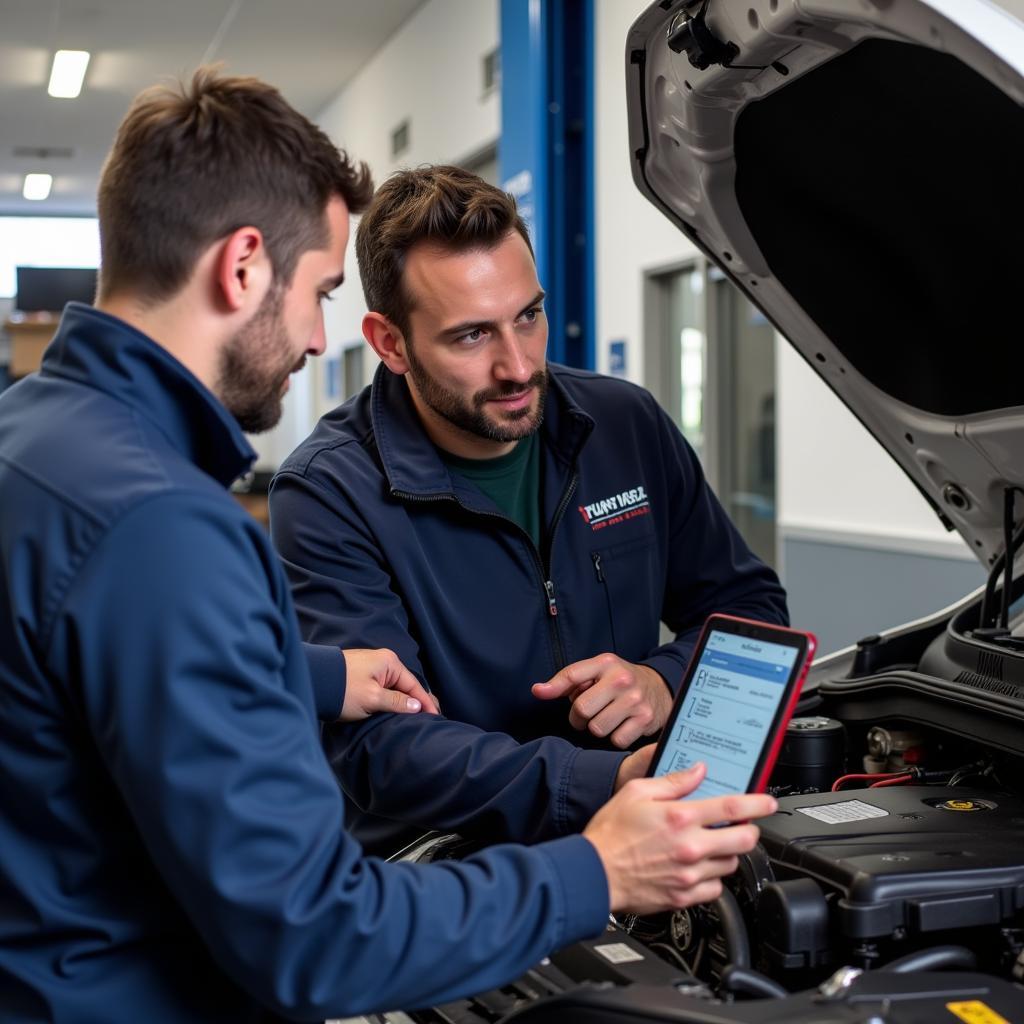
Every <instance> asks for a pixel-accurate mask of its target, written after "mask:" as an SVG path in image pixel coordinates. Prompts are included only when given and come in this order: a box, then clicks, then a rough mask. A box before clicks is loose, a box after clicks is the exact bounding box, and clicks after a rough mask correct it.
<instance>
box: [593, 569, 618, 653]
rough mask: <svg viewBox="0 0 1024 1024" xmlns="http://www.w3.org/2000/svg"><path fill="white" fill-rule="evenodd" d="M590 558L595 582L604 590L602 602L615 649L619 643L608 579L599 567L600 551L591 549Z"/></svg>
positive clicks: (615, 649)
mask: <svg viewBox="0 0 1024 1024" xmlns="http://www.w3.org/2000/svg"><path fill="white" fill-rule="evenodd" d="M590 560H591V561H592V562H593V563H594V575H595V576H596V577H597V582H598V583H600V584H601V589H602V590H603V591H604V603H605V605H607V607H608V625H609V627H610V629H611V631H612V650H613V651H617V650H618V649H619V645H618V642H617V641H616V639H615V616H614V615H613V614H612V595H611V592H610V591H609V589H608V580H607V579H606V578H605V575H604V569H602V568H601V552H600V551H591V552H590Z"/></svg>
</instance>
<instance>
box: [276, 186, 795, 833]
mask: <svg viewBox="0 0 1024 1024" xmlns="http://www.w3.org/2000/svg"><path fill="white" fill-rule="evenodd" d="M356 252H357V255H358V258H359V268H360V275H361V277H362V282H363V290H364V292H365V294H366V302H367V307H368V310H369V312H367V313H366V315H365V316H364V318H363V333H364V335H365V337H366V339H367V341H368V342H369V344H370V345H371V347H372V348H373V349H374V351H375V352H376V353H377V355H378V356H379V357H380V359H381V364H382V365H381V366H380V367H379V368H378V370H377V374H376V376H375V378H374V381H373V384H372V386H371V387H369V388H367V389H365V390H364V391H363V392H362V393H361V394H360V395H358V396H356V397H355V398H353V399H352V400H351V401H349V402H347V403H345V404H344V405H343V406H341V407H340V408H338V409H335V410H334V411H332V412H330V413H328V414H327V415H326V416H325V417H324V418H323V419H322V420H321V421H320V423H319V425H318V426H317V428H316V429H315V431H314V432H313V434H312V435H311V436H310V438H308V439H307V440H306V441H305V442H304V443H303V444H302V445H300V447H299V448H298V449H297V450H296V451H295V452H294V453H293V454H292V455H291V456H290V457H289V458H288V459H287V460H286V461H285V463H284V465H283V466H282V468H281V471H280V472H279V473H278V475H277V476H276V478H275V480H274V483H273V485H272V488H271V498H270V501H271V526H272V532H273V538H274V543H275V546H276V547H277V549H278V551H279V553H280V554H281V556H282V559H283V561H284V564H285V568H286V570H287V572H288V575H289V578H290V580H291V583H292V588H293V593H294V596H295V601H296V606H297V609H298V612H299V620H300V625H301V627H302V630H303V635H304V636H305V637H306V638H307V639H309V640H316V641H317V642H320V643H327V642H330V643H339V644H341V645H343V646H344V645H346V644H353V643H358V644H370V645H372V646H378V645H384V646H387V647H389V648H391V649H393V650H394V651H395V652H396V653H397V654H398V656H399V657H400V658H401V659H402V661H403V663H404V664H406V665H407V666H408V667H409V668H410V669H411V670H412V671H413V672H414V673H416V675H417V676H418V677H419V678H420V679H422V680H423V681H424V682H425V683H426V684H428V685H429V686H430V687H431V688H432V689H433V691H434V693H435V695H437V696H438V697H439V699H440V702H441V708H442V710H443V712H444V714H445V716H446V718H447V720H446V721H443V722H437V721H431V722H429V723H427V722H414V721H404V722H398V721H386V720H374V721H372V722H368V723H366V724H365V726H363V725H360V726H353V727H342V726H335V727H332V728H331V730H330V731H329V737H328V738H329V748H330V753H331V757H332V761H333V763H334V765H335V768H336V770H337V772H338V775H339V778H340V780H341V782H342V785H343V786H344V787H345V789H346V792H347V793H348V794H349V796H351V797H352V799H353V801H354V803H355V804H356V805H357V806H358V807H360V808H361V809H362V810H363V811H364V812H365V814H364V817H362V818H359V819H356V820H355V821H354V828H355V829H356V834H357V835H358V836H359V838H360V840H361V841H362V842H363V843H364V844H365V845H368V846H369V847H371V848H373V849H380V850H385V849H388V848H389V847H390V848H394V845H395V844H396V843H397V842H400V841H401V840H402V839H404V838H408V837H409V835H410V834H411V832H412V831H414V829H413V828H407V829H401V828H400V827H399V825H398V823H405V824H406V825H407V826H416V827H430V828H443V829H448V830H453V831H458V832H461V833H463V834H472V835H480V836H483V837H486V838H489V839H491V840H494V839H498V838H515V839H528V840H536V839H540V838H545V837H548V836H550V835H552V834H555V835H557V834H559V833H560V831H564V830H566V829H571V828H572V827H573V824H572V823H573V822H575V821H576V820H577V818H576V816H577V815H578V813H579V807H580V806H583V807H586V806H589V805H591V804H592V802H593V801H595V800H597V801H599V800H600V799H601V798H602V796H607V795H608V794H609V793H610V792H611V791H612V788H613V787H614V785H615V780H616V778H617V775H616V771H617V766H618V761H619V760H621V755H615V754H613V753H612V752H610V751H608V750H595V749H586V750H580V749H578V746H585V747H606V746H608V745H611V746H613V747H618V748H620V749H625V748H628V747H629V746H630V745H632V744H633V743H634V742H635V741H637V740H638V739H639V738H640V737H641V736H651V735H653V734H655V733H656V732H658V731H659V730H660V729H661V727H662V726H663V725H664V723H665V721H666V717H667V715H668V712H669V709H670V707H671V703H672V697H673V694H674V692H675V689H676V688H677V686H678V682H679V680H680V679H681V677H682V674H683V670H684V668H685V666H686V663H687V661H688V658H689V655H690V652H691V650H692V648H693V644H694V642H695V640H696V637H697V634H698V633H699V631H700V628H701V626H702V624H703V622H704V619H705V618H706V617H707V616H708V615H709V614H710V613H711V612H730V613H732V614H735V615H740V616H745V617H747V618H755V619H763V620H765V621H768V622H779V623H784V622H786V620H787V613H786V603H785V595H784V593H783V590H782V587H781V586H780V584H779V581H778V578H777V577H776V575H775V573H774V572H772V570H771V569H769V568H768V567H767V566H765V565H764V564H763V563H761V562H760V561H759V560H758V559H757V558H756V557H755V556H754V555H753V554H752V552H751V551H750V549H749V548H748V547H747V545H746V543H745V542H744V541H743V538H742V537H741V536H740V535H739V533H738V532H737V530H736V528H735V527H734V526H733V524H732V523H731V522H730V521H729V518H728V516H727V515H726V514H725V512H724V511H723V509H722V507H721V505H720V504H719V503H718V500H717V499H716V497H715V495H714V494H713V493H712V491H711V489H710V488H709V487H708V485H707V482H706V480H705V478H704V475H703V472H702V471H701V466H700V463H699V461H698V459H697V457H696V455H695V454H694V452H693V450H692V449H691V448H690V446H689V445H688V444H687V443H686V441H685V440H684V438H683V437H682V435H681V434H680V432H679V430H678V429H677V428H676V427H675V425H674V424H673V423H672V421H671V420H670V418H669V417H668V415H667V414H666V413H665V412H664V411H663V410H662V409H660V408H659V406H658V405H657V403H656V402H655V401H654V399H653V397H652V396H651V395H650V394H649V393H648V392H646V391H644V390H643V389H641V388H638V387H636V386H635V385H633V384H630V383H628V382H627V381H622V380H615V379H612V378H609V377H602V376H599V375H597V374H593V373H588V372H587V371H584V370H578V369H574V368H570V367H565V366H557V365H553V364H550V363H548V362H547V359H546V349H547V321H546V318H545V314H544V306H545V301H546V299H545V294H544V290H543V288H542V286H541V282H540V281H539V280H538V276H537V267H536V263H535V261H534V258H533V252H532V248H531V245H530V239H529V234H528V232H527V230H526V227H525V225H524V224H523V222H522V219H521V218H520V217H519V215H518V213H517V211H516V207H515V202H514V200H513V199H512V198H511V197H510V196H508V195H506V194H505V193H504V192H502V191H501V190H500V189H498V188H495V187H494V186H492V185H489V184H487V183H486V182H484V181H482V180H481V179H480V178H478V177H477V176H475V175H473V174H470V173H469V172H467V171H464V170H461V169H460V168H457V167H446V166H438V167H420V168H416V169H414V170H408V171H401V172H399V173H396V174H395V175H393V176H392V177H391V178H389V179H388V180H387V181H386V182H384V184H383V185H382V186H381V187H380V188H379V189H378V191H377V193H376V195H375V196H374V198H373V201H372V203H371V204H370V207H369V209H368V210H367V211H366V213H365V214H364V216H363V218H362V220H361V221H360V224H359V229H358V231H357V234H356ZM556 301H557V297H556ZM659 620H661V621H664V622H665V623H666V624H667V625H668V626H669V627H670V628H671V630H672V632H673V634H674V637H673V639H671V640H670V641H669V642H667V643H662V642H661V641H660V639H659ZM517 774H524V775H527V774H528V775H530V776H531V777H536V778H539V779H543V780H545V782H546V785H547V786H549V787H551V788H552V789H554V790H555V791H558V792H560V793H561V794H562V798H561V802H560V803H557V804H555V805H553V806H552V807H550V808H548V809H545V808H543V807H539V806H538V805H537V802H536V801H532V800H531V799H530V796H529V793H528V792H524V793H522V794H521V797H522V799H521V802H519V803H513V802H512V801H511V800H509V799H505V800H504V801H503V802H502V803H501V804H500V805H499V804H497V803H495V804H492V805H490V806H488V808H487V810H488V813H487V814H481V813H480V810H479V805H478V800H477V794H478V790H479V786H480V784H481V780H494V779H508V778H512V777H515V776H516V775H517ZM506 796H507V795H506ZM371 815H372V817H371Z"/></svg>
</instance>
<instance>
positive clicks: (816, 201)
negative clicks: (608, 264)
mask: <svg viewBox="0 0 1024 1024" xmlns="http://www.w3.org/2000/svg"><path fill="white" fill-rule="evenodd" d="M691 57H693V59H692V60H691ZM715 61H718V63H715ZM705 62H709V63H708V66H707V67H705V68H704V69H700V68H699V67H698V66H696V65H697V64H701V63H705ZM726 65H731V66H726ZM626 74H627V81H628V87H627V95H628V107H629V134H630V156H631V160H632V169H633V177H634V180H635V182H636V184H637V186H638V187H639V188H640V190H641V191H642V192H643V193H644V195H646V196H647V197H648V198H649V199H650V200H651V202H653V203H654V204H655V205H656V206H657V207H658V208H659V209H660V210H661V211H662V212H663V213H664V214H665V215H666V216H667V217H668V218H669V219H670V220H672V221H673V222H674V223H675V224H677V225H678V226H679V228H680V229H681V230H682V231H683V232H684V233H685V234H686V235H687V236H688V237H689V238H690V239H691V240H692V241H693V242H694V243H695V244H696V245H698V246H699V247H700V248H701V249H702V250H703V251H704V252H705V253H706V254H707V255H708V257H709V258H710V259H712V260H713V261H714V262H715V263H717V264H718V265H719V266H720V267H721V268H722V270H723V271H725V273H726V274H728V276H729V277H730V278H731V279H732V280H733V281H734V282H735V284H736V285H737V286H738V287H739V288H741V289H742V290H743V292H745V294H746V295H747V296H748V297H749V298H750V300H751V301H752V302H753V303H754V304H755V305H757V306H758V307H760V309H761V310H762V311H763V312H764V313H765V315H766V316H767V317H768V318H769V319H770V320H771V321H772V322H773V323H774V324H775V326H776V327H777V328H778V330H779V331H780V332H781V333H782V334H783V335H785V337H786V338H787V339H788V340H789V341H790V342H791V344H793V345H794V346H795V348H796V349H797V350H798V351H799V352H800V353H801V355H802V356H803V357H804V359H806V360H807V362H808V363H809V364H810V365H811V366H812V367H813V368H814V370H815V371H816V372H817V373H818V374H819V375H820V376H821V377H822V379H823V380H824V381H825V382H826V383H827V384H828V385H829V387H830V388H831V389H832V390H833V391H834V392H835V393H836V394H837V395H838V396H839V398H840V399H841V400H842V401H843V402H844V403H845V404H846V405H847V406H848V407H849V408H850V409H851V410H852V411H853V413H854V414H855V415H856V416H857V417H858V418H859V419H860V421H861V422H862V423H863V424H864V426H865V427H866V428H867V429H868V430H869V431H870V432H871V433H872V434H873V435H874V436H875V437H876V438H877V439H878V441H879V442H880V443H881V444H883V445H884V446H885V448H886V449H887V450H888V451H889V452H890V454H891V455H892V456H893V458H895V459H896V461H897V462H898V463H899V464H900V466H902V467H903V469H904V471H905V472H906V473H907V475H908V476H909V477H910V478H911V480H913V482H914V483H915V484H916V485H917V487H918V488H919V489H920V491H921V492H922V493H923V494H924V496H925V497H926V498H927V500H928V501H929V502H930V503H931V505H932V506H933V508H934V509H935V510H936V512H937V513H938V514H939V515H940V517H941V518H942V520H943V522H944V523H945V524H946V526H947V527H949V528H951V529H954V528H955V529H956V530H958V531H959V533H960V534H961V536H962V537H963V538H964V539H965V541H966V542H967V543H968V545H969V546H970V548H971V550H972V551H973V552H974V553H975V555H976V556H977V557H978V559H979V560H980V561H981V562H982V564H984V565H988V564H990V563H991V562H992V561H993V560H994V559H995V558H996V557H997V556H998V554H999V553H1000V552H1001V551H1002V550H1003V533H1002V520H1003V501H1004V498H1003V493H1004V488H1005V487H1006V486H1007V485H1008V484H1018V485H1024V328H1022V317H1024V305H1022V301H1021V296H1022V294H1024V260H1022V259H1021V252H1022V247H1024V198H1022V195H1024V0H1003V2H1001V3H1000V4H998V5H997V4H995V3H991V2H988V0H696V2H680V0H675V2H672V0H665V2H659V3H654V4H652V5H651V6H650V7H649V8H648V9H647V11H646V12H645V13H644V14H642V15H641V16H640V18H639V19H638V20H637V21H636V22H635V23H634V25H633V26H632V28H631V30H630V33H629V37H628V41H627V49H626ZM790 400H793V399H790ZM837 458H842V453H841V452H837ZM869 485H870V482H869V481H865V486H869ZM1022 506H1024V502H1021V501H1018V505H1017V507H1018V509H1020V508H1021V507H1022ZM1017 518H1018V519H1019V518H1020V513H1019V512H1018V515H1017Z"/></svg>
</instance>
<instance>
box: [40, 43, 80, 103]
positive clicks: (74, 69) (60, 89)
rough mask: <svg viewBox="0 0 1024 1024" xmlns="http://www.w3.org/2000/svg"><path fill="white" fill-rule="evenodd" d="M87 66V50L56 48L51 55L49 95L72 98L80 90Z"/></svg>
mask: <svg viewBox="0 0 1024 1024" xmlns="http://www.w3.org/2000/svg"><path fill="white" fill-rule="evenodd" d="M88 66H89V51H88V50H58V51H57V52H56V53H55V54H54V55H53V70H52V71H51V72H50V87H49V89H48V90H47V92H49V94H50V95H51V96H57V97H59V98H60V99H66V100H73V99H74V98H75V97H76V96H77V95H78V94H79V93H80V92H81V91H82V81H83V80H84V79H85V69H86V68H87V67H88Z"/></svg>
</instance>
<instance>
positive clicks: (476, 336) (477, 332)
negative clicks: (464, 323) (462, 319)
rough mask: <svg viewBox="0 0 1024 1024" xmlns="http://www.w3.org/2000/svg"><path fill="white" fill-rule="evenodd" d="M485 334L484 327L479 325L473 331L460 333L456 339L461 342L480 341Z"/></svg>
mask: <svg viewBox="0 0 1024 1024" xmlns="http://www.w3.org/2000/svg"><path fill="white" fill-rule="evenodd" d="M483 336H484V332H483V329H482V328H480V327H477V328H475V329H474V330H472V331H467V332H466V333H465V334H460V335H459V336H458V337H457V338H456V339H455V340H456V341H460V342H474V341H479V340H480V339H481V338H482V337H483Z"/></svg>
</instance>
